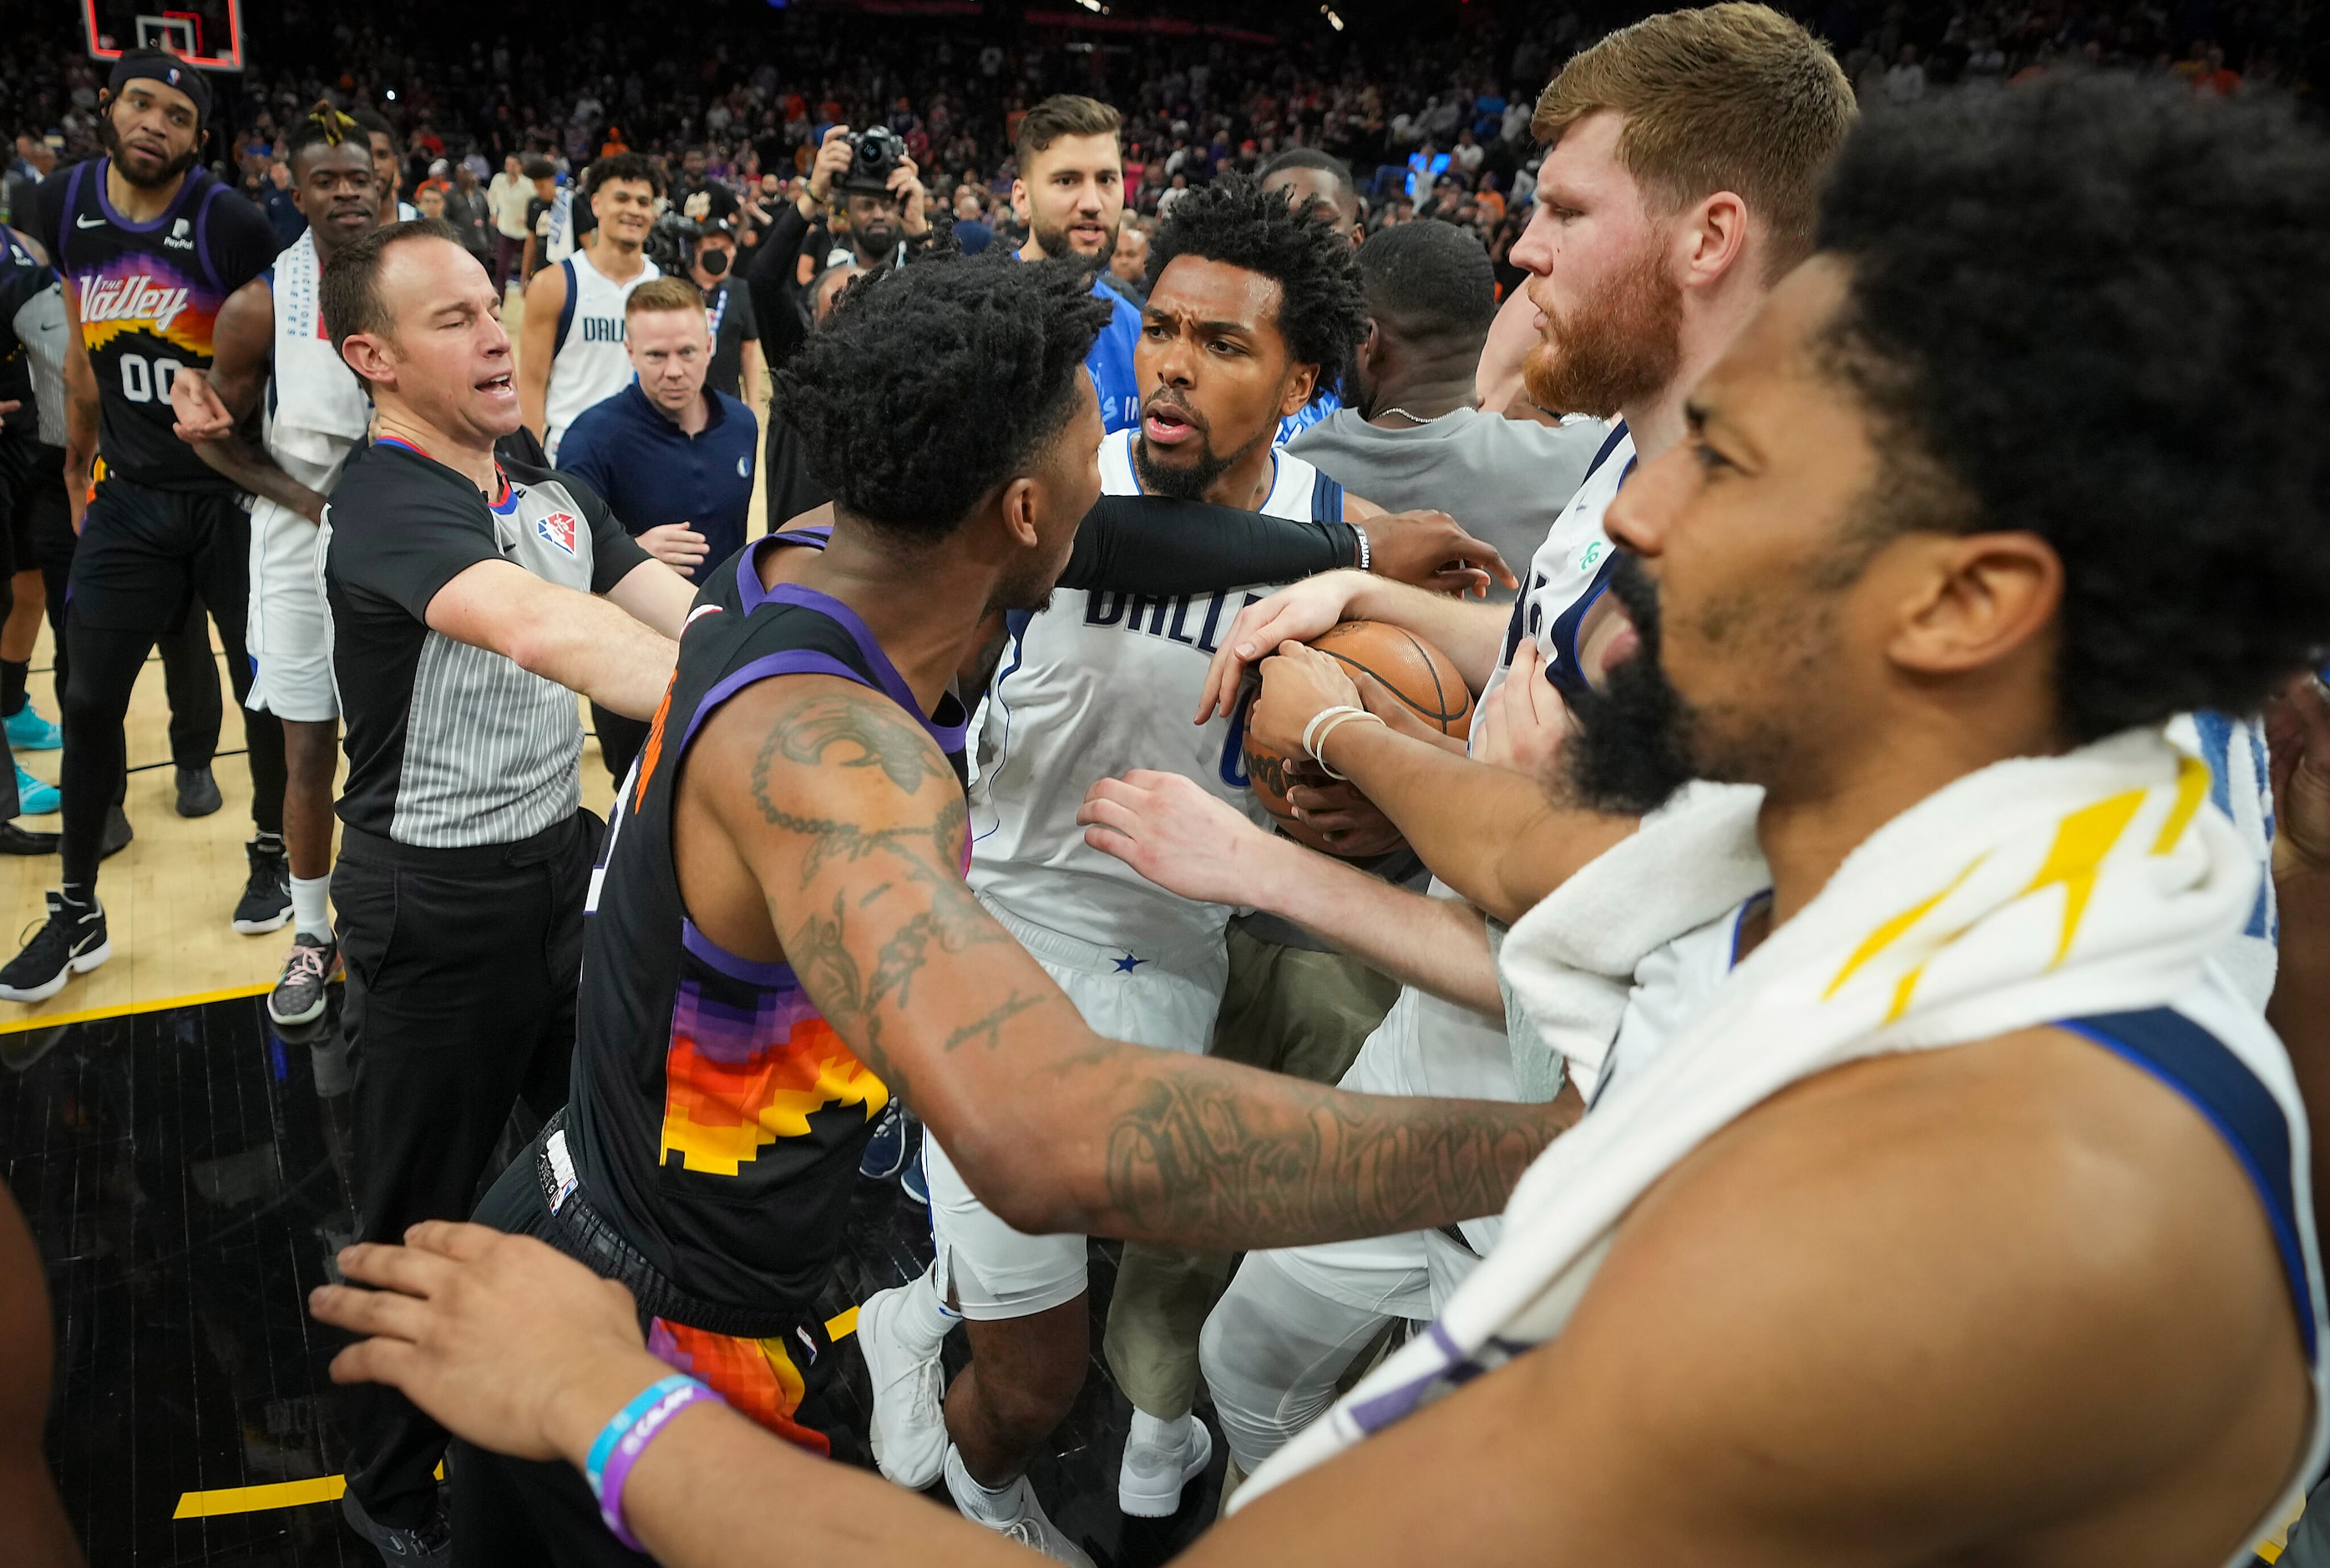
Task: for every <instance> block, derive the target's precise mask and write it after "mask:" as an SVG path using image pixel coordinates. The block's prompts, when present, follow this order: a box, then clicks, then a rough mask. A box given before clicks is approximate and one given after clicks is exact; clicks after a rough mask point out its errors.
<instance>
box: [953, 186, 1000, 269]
mask: <svg viewBox="0 0 2330 1568" xmlns="http://www.w3.org/2000/svg"><path fill="white" fill-rule="evenodd" d="M954 241H955V243H956V244H958V245H960V246H961V247H962V253H963V254H964V255H966V256H976V255H978V254H979V253H980V251H982V250H986V249H987V248H988V246H989V245H990V244H992V243H994V241H995V231H994V230H993V229H991V228H990V227H989V226H988V222H987V203H986V202H985V201H983V200H982V199H980V194H979V186H978V185H977V184H974V183H973V182H971V181H970V180H965V181H964V182H963V183H962V184H960V185H957V186H956V187H955V192H954Z"/></svg>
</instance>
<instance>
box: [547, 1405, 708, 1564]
mask: <svg viewBox="0 0 2330 1568" xmlns="http://www.w3.org/2000/svg"><path fill="white" fill-rule="evenodd" d="M706 1399H708V1400H712V1401H714V1402H715V1403H722V1404H725V1403H727V1402H726V1401H725V1400H723V1399H721V1397H720V1396H719V1395H718V1394H716V1393H713V1392H712V1391H711V1390H710V1389H708V1388H706V1387H705V1386H704V1384H700V1383H698V1382H696V1379H694V1378H692V1377H683V1376H681V1375H680V1374H677V1373H674V1374H671V1375H670V1376H669V1377H665V1378H658V1380H657V1381H655V1382H654V1383H652V1384H649V1385H648V1387H647V1389H646V1390H645V1391H644V1392H642V1393H640V1394H639V1397H638V1398H636V1399H634V1400H632V1401H631V1403H629V1404H627V1405H625V1406H623V1408H622V1409H620V1410H619V1411H617V1412H615V1413H614V1416H613V1418H612V1419H611V1420H610V1421H609V1422H607V1424H606V1425H605V1426H603V1427H601V1428H600V1429H599V1435H598V1437H597V1438H596V1439H595V1440H592V1444H591V1452H590V1455H589V1457H588V1458H586V1459H584V1460H583V1461H582V1478H583V1479H584V1480H586V1481H588V1482H590V1483H591V1495H592V1497H596V1498H598V1499H599V1517H600V1518H601V1520H603V1521H604V1522H605V1524H606V1526H607V1528H608V1530H609V1531H610V1532H611V1533H612V1534H613V1535H614V1537H615V1539H616V1540H618V1541H620V1542H621V1543H622V1544H624V1545H626V1546H629V1547H630V1549H631V1550H632V1551H634V1552H641V1553H644V1552H645V1551H646V1550H647V1548H646V1547H645V1546H642V1545H640V1544H639V1539H638V1537H637V1536H635V1535H632V1534H631V1532H630V1528H629V1527H628V1526H626V1525H624V1523H623V1483H624V1482H626V1481H628V1480H630V1476H631V1467H632V1465H634V1464H636V1463H637V1462H638V1461H639V1455H641V1454H642V1453H644V1452H646V1451H647V1446H648V1444H649V1443H651V1442H653V1441H654V1440H656V1437H657V1435H658V1433H660V1432H661V1431H663V1430H664V1429H665V1428H666V1427H667V1426H668V1425H670V1424H671V1418H672V1417H673V1416H676V1415H677V1414H678V1413H679V1412H681V1411H683V1410H686V1409H687V1407H688V1406H689V1405H691V1404H695V1403H697V1402H698V1401H700V1400H706Z"/></svg>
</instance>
